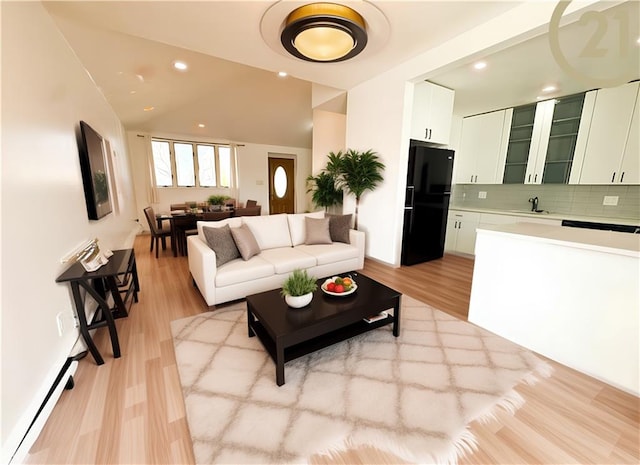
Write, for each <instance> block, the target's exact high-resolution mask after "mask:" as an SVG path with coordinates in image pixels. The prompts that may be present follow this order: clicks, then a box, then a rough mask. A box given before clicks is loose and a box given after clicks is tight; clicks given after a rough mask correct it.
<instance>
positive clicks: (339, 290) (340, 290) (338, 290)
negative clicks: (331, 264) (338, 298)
mask: <svg viewBox="0 0 640 465" xmlns="http://www.w3.org/2000/svg"><path fill="white" fill-rule="evenodd" d="M335 292H336V293H337V294H342V293H343V292H344V286H343V285H342V284H336V290H335Z"/></svg>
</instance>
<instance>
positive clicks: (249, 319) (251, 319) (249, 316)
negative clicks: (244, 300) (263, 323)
mask: <svg viewBox="0 0 640 465" xmlns="http://www.w3.org/2000/svg"><path fill="white" fill-rule="evenodd" d="M254 321H256V318H255V317H254V316H253V313H251V309H250V308H249V305H247V330H248V333H249V337H253V336H255V335H256V333H255V331H254V330H253V328H252V327H251V323H253V322H254Z"/></svg>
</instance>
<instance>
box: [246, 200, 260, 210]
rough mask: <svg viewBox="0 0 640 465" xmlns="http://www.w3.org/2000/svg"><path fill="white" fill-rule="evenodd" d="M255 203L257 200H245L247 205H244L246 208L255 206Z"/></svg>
mask: <svg viewBox="0 0 640 465" xmlns="http://www.w3.org/2000/svg"><path fill="white" fill-rule="evenodd" d="M256 205H258V201H257V200H247V205H245V206H246V207H247V208H248V207H255V206H256Z"/></svg>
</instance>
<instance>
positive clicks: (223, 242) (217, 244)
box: [202, 224, 240, 266]
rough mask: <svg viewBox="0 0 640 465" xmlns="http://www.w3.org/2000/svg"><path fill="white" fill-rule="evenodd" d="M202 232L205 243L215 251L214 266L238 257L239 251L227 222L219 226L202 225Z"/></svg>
mask: <svg viewBox="0 0 640 465" xmlns="http://www.w3.org/2000/svg"><path fill="white" fill-rule="evenodd" d="M202 232H203V233H204V237H205V239H206V240H207V244H208V245H209V247H211V249H212V250H213V251H214V252H215V253H216V266H222V265H224V264H225V263H227V262H230V261H231V260H234V259H236V258H240V252H239V251H238V248H237V247H236V243H235V242H234V241H233V236H231V229H230V228H229V225H228V224H225V225H224V226H222V227H220V228H207V227H203V228H202Z"/></svg>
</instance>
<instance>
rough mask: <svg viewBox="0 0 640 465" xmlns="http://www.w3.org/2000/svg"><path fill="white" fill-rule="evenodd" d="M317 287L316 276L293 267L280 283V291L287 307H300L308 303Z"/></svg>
mask: <svg viewBox="0 0 640 465" xmlns="http://www.w3.org/2000/svg"><path fill="white" fill-rule="evenodd" d="M317 288H318V285H317V283H316V278H314V277H313V276H309V274H308V273H307V270H300V269H295V270H293V273H291V274H290V275H289V277H288V278H287V279H286V280H285V282H284V283H282V291H280V293H281V294H282V295H283V296H284V300H285V302H286V303H287V305H288V306H289V307H293V308H301V307H304V306H306V305H309V302H311V300H312V299H313V291H315V290H316V289H317Z"/></svg>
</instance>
